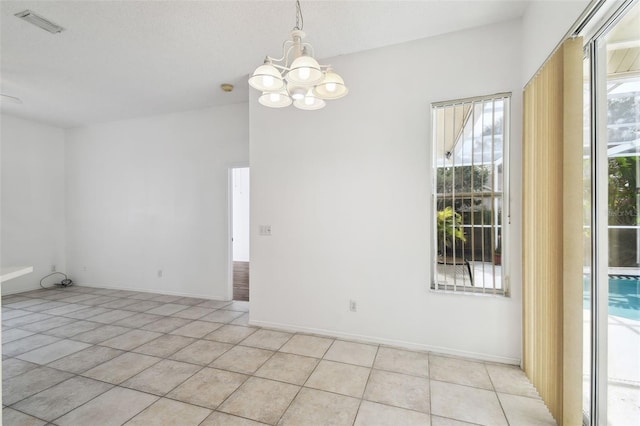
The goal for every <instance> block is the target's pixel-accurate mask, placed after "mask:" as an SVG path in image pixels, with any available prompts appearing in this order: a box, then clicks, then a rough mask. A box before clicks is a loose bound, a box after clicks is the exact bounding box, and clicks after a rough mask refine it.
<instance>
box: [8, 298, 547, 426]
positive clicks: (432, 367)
mask: <svg viewBox="0 0 640 426" xmlns="http://www.w3.org/2000/svg"><path fill="white" fill-rule="evenodd" d="M2 305H3V306H2V327H3V328H2V372H3V373H2V378H3V383H2V391H3V397H2V404H3V408H2V417H3V422H4V425H6V426H9V425H26V424H29V425H44V424H56V425H81V426H86V425H92V426H93V425H121V424H127V425H181V426H188V425H202V426H205V425H207V426H212V425H245V426H249V425H254V426H255V425H259V424H269V425H275V424H279V425H314V426H315V425H358V426H360V425H402V426H408V425H433V426H446V425H452V426H454V425H468V424H480V425H491V426H497V425H526V426H528V425H553V424H555V422H554V421H553V419H552V418H551V416H550V414H549V413H548V411H547V409H546V407H545V406H544V404H543V403H542V401H541V400H540V399H539V397H538V395H537V394H536V392H535V390H534V389H533V387H532V386H531V385H530V384H529V382H528V381H527V379H526V377H525V376H524V374H523V373H522V371H521V370H520V369H518V368H516V367H511V366H505V365H499V364H491V363H483V362H477V361H472V360H465V359H460V358H451V357H446V356H441V355H436V354H433V353H424V352H412V351H406V350H401V349H398V348H393V347H387V346H380V345H374V344H362V343H356V342H348V341H343V340H338V339H333V338H327V337H320V336H311V335H305V334H298V333H285V332H282V331H275V330H268V329H261V328H255V327H250V326H249V325H248V320H249V315H248V310H249V304H248V303H247V302H233V303H232V302H219V301H212V300H203V299H195V298H188V297H179V296H167V295H159V294H151V293H139V292H131V291H123V290H108V289H97V288H88V287H70V288H66V289H55V290H37V291H32V292H28V293H21V294H17V295H11V296H7V297H3V298H2Z"/></svg>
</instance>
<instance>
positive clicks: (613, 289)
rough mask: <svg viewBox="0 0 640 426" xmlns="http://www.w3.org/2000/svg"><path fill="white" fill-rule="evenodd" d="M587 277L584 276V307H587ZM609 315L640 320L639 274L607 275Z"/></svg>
mask: <svg viewBox="0 0 640 426" xmlns="http://www.w3.org/2000/svg"><path fill="white" fill-rule="evenodd" d="M588 290H589V279H588V278H587V277H585V278H584V308H585V309H589V291H588ZM609 315H614V316H617V317H622V318H627V319H630V320H635V321H640V276H632V275H609Z"/></svg>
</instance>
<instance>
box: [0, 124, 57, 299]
mask: <svg viewBox="0 0 640 426" xmlns="http://www.w3.org/2000/svg"><path fill="white" fill-rule="evenodd" d="M0 120H1V123H0V127H1V129H2V130H1V134H0V145H1V155H0V157H1V165H0V168H1V174H2V176H1V182H2V183H1V191H2V193H1V196H2V199H1V203H0V204H1V206H2V207H1V224H0V229H1V239H0V253H1V254H0V264H2V266H20V265H24V266H33V267H34V271H33V273H31V274H28V275H25V276H22V277H20V278H16V279H13V280H11V281H7V282H4V283H2V294H10V293H17V292H21V291H26V290H31V289H35V288H39V282H40V279H41V278H42V277H44V276H45V275H47V274H49V273H50V271H51V266H52V265H55V266H56V268H57V270H58V271H64V270H65V252H64V248H65V217H64V214H65V200H64V168H65V161H64V131H63V130H62V129H58V128H55V127H51V126H47V125H43V124H38V123H35V122H32V121H27V120H23V119H20V118H16V117H12V116H9V115H5V114H3V115H2V116H1V117H0Z"/></svg>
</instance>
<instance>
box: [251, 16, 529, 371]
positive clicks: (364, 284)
mask: <svg viewBox="0 0 640 426" xmlns="http://www.w3.org/2000/svg"><path fill="white" fill-rule="evenodd" d="M520 35H521V25H520V21H512V22H508V23H504V24H499V25H494V26H491V27H483V28H479V29H474V30H470V31H465V32H460V33H452V34H448V35H445V36H441V37H437V38H431V39H425V40H419V41H415V42H411V43H406V44H402V45H397V46H392V47H387V48H382V49H377V50H373V51H368V52H363V53H358V54H354V55H348V56H340V57H337V58H333V59H332V60H331V61H327V62H330V63H331V64H332V65H334V67H335V69H336V70H337V72H339V73H340V74H341V75H342V76H343V77H344V78H345V81H346V84H347V86H348V87H349V88H350V93H349V95H348V96H347V97H346V98H343V99H341V100H338V101H333V102H330V103H329V104H328V106H327V107H326V108H325V109H323V110H320V111H313V112H310V111H299V110H296V109H294V108H288V109H286V110H273V109H268V108H264V107H262V106H260V105H259V104H258V103H257V101H256V93H255V91H252V97H253V99H251V102H250V104H249V108H250V117H251V119H250V126H251V130H250V138H251V142H250V146H251V209H252V211H251V223H252V230H251V262H252V263H251V300H252V302H251V322H252V323H254V324H260V325H268V326H274V327H286V328H293V329H299V330H307V331H314V332H318V333H328V334H336V335H339V336H348V337H351V338H362V339H367V340H374V341H379V342H387V343H391V344H399V345H403V346H407V347H414V348H422V349H430V350H436V351H442V352H447V353H453V354H460V355H467V356H474V357H479V358H485V359H493V360H498V361H504V362H512V363H517V362H518V361H519V359H520V357H521V284H520V272H521V271H520V267H519V264H518V262H519V259H520V257H521V256H520V253H521V252H520V241H521V239H520V236H521V224H520V218H521V203H520V196H519V192H518V191H519V190H520V187H521V176H520V175H519V171H520V169H521V168H520V166H519V165H520V162H521V148H520V145H521V141H520V134H521V118H520V117H521V104H522V97H521V87H522V86H521V69H520V63H521V53H520V52H521V51H520V49H521V41H520ZM505 91H512V92H513V97H512V111H511V112H512V128H511V136H512V151H511V154H512V162H513V178H512V188H513V190H514V191H515V192H514V195H513V199H512V209H513V210H512V217H513V219H512V225H511V232H512V233H513V236H514V242H513V243H514V244H513V245H512V246H511V251H510V252H509V253H508V255H510V258H511V263H512V277H511V285H512V295H511V297H509V298H504V297H482V296H480V297H478V296H464V295H450V294H442V293H435V292H432V291H430V290H429V283H430V277H431V265H430V262H429V259H430V253H431V252H430V241H431V231H430V229H431V228H430V219H429V216H430V207H429V205H430V196H431V184H430V182H431V166H430V165H431V162H430V158H429V157H430V134H431V133H430V131H431V130H430V104H431V103H432V102H436V101H442V100H449V99H458V98H463V97H470V96H477V95H486V94H492V93H497V92H505ZM264 224H269V225H272V236H269V237H265V236H258V233H257V231H258V226H259V225H264ZM505 260H506V259H505ZM349 299H354V300H356V301H357V304H358V312H357V313H351V312H349V310H348V305H349Z"/></svg>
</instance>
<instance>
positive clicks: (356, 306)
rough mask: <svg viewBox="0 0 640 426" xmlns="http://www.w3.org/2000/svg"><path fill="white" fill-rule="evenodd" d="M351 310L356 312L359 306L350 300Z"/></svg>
mask: <svg viewBox="0 0 640 426" xmlns="http://www.w3.org/2000/svg"><path fill="white" fill-rule="evenodd" d="M349 310H350V311H351V312H356V311H357V310H358V305H357V304H356V301H355V300H349Z"/></svg>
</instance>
